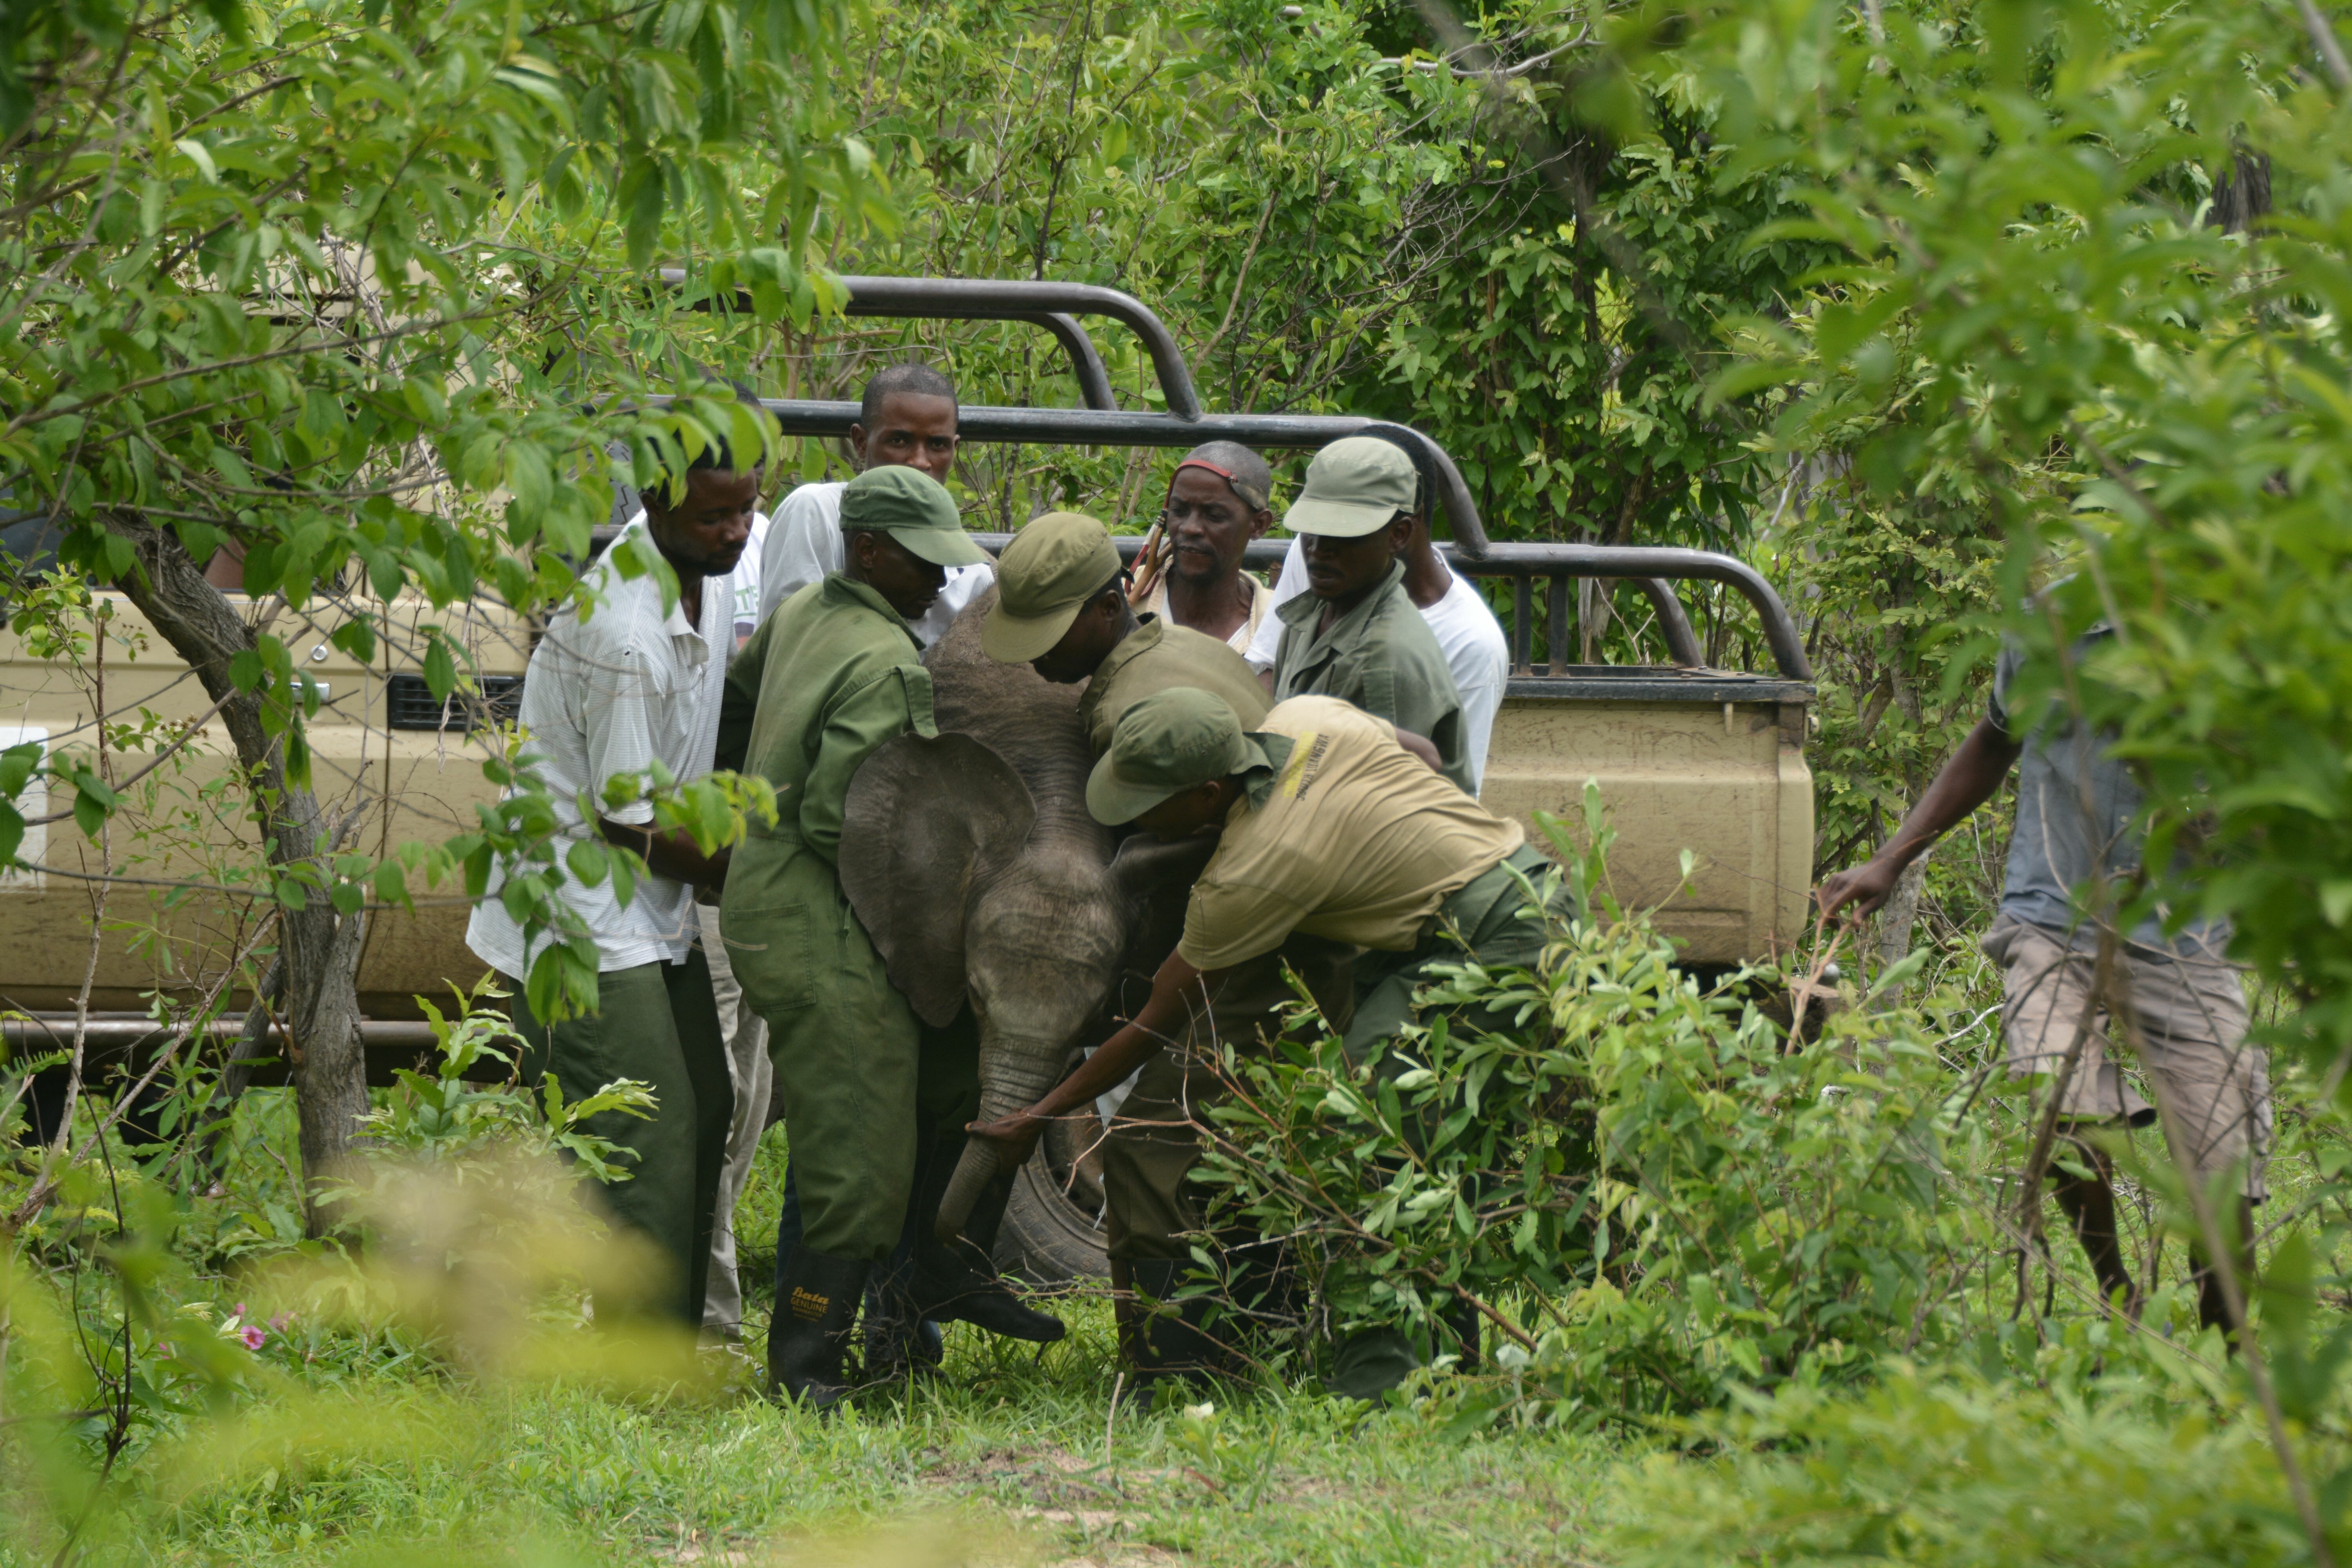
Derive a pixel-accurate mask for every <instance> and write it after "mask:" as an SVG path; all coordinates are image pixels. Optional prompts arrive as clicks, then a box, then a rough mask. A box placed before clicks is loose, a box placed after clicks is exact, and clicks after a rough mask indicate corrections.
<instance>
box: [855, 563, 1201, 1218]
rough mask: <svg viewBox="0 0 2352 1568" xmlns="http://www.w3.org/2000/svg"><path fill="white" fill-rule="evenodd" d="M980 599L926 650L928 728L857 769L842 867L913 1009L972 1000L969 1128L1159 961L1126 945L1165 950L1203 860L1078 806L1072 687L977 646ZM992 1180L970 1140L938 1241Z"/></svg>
mask: <svg viewBox="0 0 2352 1568" xmlns="http://www.w3.org/2000/svg"><path fill="white" fill-rule="evenodd" d="M994 598H995V595H994V594H993V593H991V594H989V595H984V596H983V597H982V598H981V599H980V600H979V601H978V602H976V603H974V604H973V605H971V606H970V607H969V608H967V609H966V610H965V611H964V613H963V615H962V616H961V617H960V618H959V619H958V620H957V622H956V625H955V626H954V627H953V628H952V629H950V632H949V633H948V635H947V636H946V637H943V638H941V639H940V643H939V644H938V646H937V647H933V648H932V649H931V651H930V653H929V655H928V656H926V658H925V659H924V663H925V664H926V665H927V666H929V668H930V671H931V677H932V681H933V686H934V711H935V713H936V715H937V719H938V723H939V727H940V734H939V735H938V736H937V737H936V738H925V737H923V736H919V735H905V736H901V737H899V738H898V740H895V741H892V742H889V743H888V744H887V745H885V746H883V747H881V748H880V749H879V750H877V752H875V753H874V755H873V756H871V757H870V758H868V759H867V760H866V763H865V764H864V765H863V766H862V767H860V768H859V769H858V772H857V776H856V779H855V780H854V781H853V782H852V783H851V784H850V789H849V795H848V799H847V800H846V801H845V805H844V816H843V824H842V836H841V854H840V860H839V866H840V871H841V885H842V889H843V891H844V892H845V893H846V894H847V895H848V898H849V902H850V906H851V908H853V909H854V910H856V912H857V918H858V920H859V921H861V922H862V923H863V924H864V925H865V927H866V933H867V934H868V935H869V936H870V937H872V938H873V941H874V945H875V948H876V949H877V951H878V952H880V953H881V954H882V957H883V960H884V962H885V963H887V965H888V968H889V974H890V981H891V984H894V985H896V986H897V987H898V990H899V991H900V993H901V994H904V995H905V996H906V997H907V998H908V1001H909V1002H910V1003H912V1004H913V1005H914V1008H915V1011H916V1013H917V1015H918V1016H920V1017H921V1018H922V1019H923V1020H924V1021H925V1022H926V1023H929V1024H930V1025H932V1026H937V1027H944V1026H946V1025H948V1024H949V1023H950V1022H951V1021H953V1019H954V1018H955V1016H956V1015H957V1013H958V1012H959V1011H960V1010H961V1008H962V1007H963V1005H965V1003H966V1002H967V1001H968V1002H969V1003H970V1004H971V1007H972V1010H973V1014H974V1017H975V1019H976V1021H977V1023H978V1025H979V1033H980V1087H981V1100H980V1115H981V1119H982V1121H992V1120H994V1119H995V1118H997V1117H1000V1116H1003V1115H1006V1114H1009V1113H1010V1112H1012V1111H1014V1110H1020V1109H1021V1108H1023V1107H1024V1106H1027V1105H1030V1104H1033V1103H1034V1102H1035V1101H1036V1100H1039V1099H1040V1098H1042V1097H1043V1096H1044V1095H1045V1092H1046V1090H1048V1089H1051V1088H1052V1087H1053V1086H1054V1083H1055V1080H1056V1079H1058V1078H1059V1076H1060V1075H1061V1072H1062V1068H1063V1064H1064V1062H1065V1061H1066V1059H1067V1058H1068V1055H1069V1051H1070V1048H1071V1047H1072V1046H1073V1045H1076V1044H1079V1043H1083V1042H1082V1040H1081V1036H1082V1034H1083V1032H1084V1031H1085V1030H1086V1029H1087V1026H1088V1025H1090V1024H1098V1023H1099V1022H1100V1020H1101V1019H1102V1018H1103V1016H1105V1014H1106V1013H1107V1011H1108V1002H1109V1000H1110V997H1111V993H1112V990H1113V988H1114V986H1116V985H1117V984H1118V978H1119V976H1120V974H1121V973H1122V972H1123V971H1124V970H1125V969H1126V968H1127V967H1128V966H1129V965H1130V964H1136V963H1139V964H1140V965H1141V966H1142V967H1144V968H1146V969H1147V970H1148V969H1150V968H1153V967H1156V966H1157V964H1158V963H1159V960H1160V957H1161V956H1164V954H1161V953H1157V952H1150V953H1147V952H1137V951H1135V950H1136V944H1137V942H1138V940H1139V937H1142V936H1143V934H1144V932H1145V931H1147V930H1150V931H1155V932H1157V933H1160V934H1159V935H1157V936H1156V937H1154V938H1151V939H1148V944H1150V943H1155V942H1167V943H1170V944H1172V942H1173V933H1172V931H1171V929H1170V927H1171V921H1169V919H1168V910H1167V909H1166V908H1165V907H1161V908H1160V909H1159V910H1157V911H1156V912H1157V916H1158V918H1156V919H1148V918H1147V916H1150V915H1151V914H1153V913H1154V909H1153V906H1154V904H1155V901H1156V902H1157V903H1158V904H1159V905H1160V906H1165V905H1167V904H1168V903H1169V901H1170V900H1171V899H1173V900H1176V901H1177V903H1178V904H1179V905H1180V906H1181V896H1182V890H1183V889H1184V888H1186V887H1188V886H1189V885H1190V884H1191V881H1192V876H1193V875H1194V874H1196V873H1197V872H1198V870H1199V868H1200V865H1201V862H1202V858H1203V857H1204V856H1205V853H1206V846H1197V847H1196V846H1190V845H1187V846H1175V847H1170V846H1162V845H1159V844H1156V843H1153V842H1151V841H1150V840H1144V839H1131V840H1129V842H1128V844H1127V845H1126V846H1125V847H1116V846H1115V842H1114V838H1113V836H1112V834H1111V832H1110V830H1109V829H1108V828H1106V827H1104V826H1102V825H1101V824H1099V823H1097V822H1096V821H1095V820H1094V818H1093V817H1092V816H1088V815H1087V809H1086V798H1085V795H1086V780H1087V772H1088V770H1089V769H1090V767H1091V765H1092V759H1091V757H1090V755H1089V753H1088V752H1087V742H1086V736H1085V734H1084V732H1083V731H1082V730H1081V729H1080V727H1079V724H1078V718H1077V689H1075V688H1069V687H1056V686H1054V685H1052V684H1051V683H1049V682H1047V681H1045V680H1044V679H1040V678H1039V677H1038V676H1037V675H1036V674H1035V673H1034V671H1032V670H1030V669H1029V668H1028V667H1027V666H1025V665H1011V666H1008V665H1001V664H997V663H995V662H994V661H992V660H991V659H989V658H987V656H986V655H984V654H983V653H982V652H981V650H980V647H979V625H980V619H981V617H982V616H984V615H985V614H986V613H987V610H988V606H989V605H991V604H992V603H993V602H994ZM1115 848H1116V850H1117V852H1116V853H1115V852H1114V850H1115ZM996 1174H997V1162H996V1159H995V1156H994V1154H993V1153H992V1152H991V1151H990V1150H989V1149H987V1148H986V1147H985V1146H984V1145H982V1144H978V1143H967V1144H966V1145H965V1147H964V1152H963V1157H962V1160H961V1163H959V1164H958V1166H957V1168H956V1171H955V1174H954V1176H953V1178H952V1179H951V1180H950V1184H949V1187H948V1193H947V1196H946V1198H945V1199H944V1200H943V1201H942V1203H941V1204H940V1221H939V1229H940V1235H941V1237H953V1236H954V1235H956V1234H958V1233H959V1232H961V1229H962V1228H963V1225H964V1222H965V1220H966V1219H967V1218H968V1217H969V1216H970V1215H971V1210H972V1207H973V1205H974V1204H975V1202H976V1201H977V1200H978V1198H979V1196H980V1194H981V1193H982V1190H983V1189H984V1188H985V1187H986V1186H987V1185H988V1184H989V1182H990V1181H991V1180H992V1179H993V1178H994V1177H995V1175H996Z"/></svg>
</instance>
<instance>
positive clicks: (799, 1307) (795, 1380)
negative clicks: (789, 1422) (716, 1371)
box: [768, 1247, 873, 1411]
mask: <svg viewBox="0 0 2352 1568" xmlns="http://www.w3.org/2000/svg"><path fill="white" fill-rule="evenodd" d="M872 1271H873V1265H872V1264H869V1263H860V1262H856V1261H855V1260H853V1259H850V1258H834V1257H830V1256H828V1255H826V1254H824V1253H822V1252H814V1251H812V1250H810V1249H809V1248H808V1247H801V1248H800V1249H799V1250H798V1251H796V1252H794V1253H793V1260H792V1263H791V1265H790V1266H789V1267H788V1268H786V1269H785V1270H784V1273H783V1277H782V1279H778V1280H777V1281H776V1315H775V1316H774V1317H773V1318H772V1319H770V1320H769V1322H768V1397H770V1398H771V1399H777V1398H789V1399H794V1400H797V1401H799V1402H800V1403H802V1404H803V1405H809V1406H811V1407H812V1408H814V1409H816V1410H820V1411H823V1410H830V1409H832V1408H833V1407H834V1406H835V1405H838V1404H840V1403H841V1402H842V1400H843V1398H844V1397H845V1395H847V1394H848V1393H849V1385H848V1378H847V1373H845V1370H844V1368H845V1364H846V1363H847V1360H848V1356H849V1331H850V1330H852V1329H853V1328H855V1327H856V1326H857V1303H858V1301H859V1300H860V1299H861V1298H862V1297H864V1296H865V1294H866V1275H867V1274H869V1273H871V1272H872Z"/></svg>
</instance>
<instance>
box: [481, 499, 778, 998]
mask: <svg viewBox="0 0 2352 1568" xmlns="http://www.w3.org/2000/svg"><path fill="white" fill-rule="evenodd" d="M645 526H646V519H645V513H643V512H639V513H638V514H637V515H636V516H635V517H634V518H632V519H630V520H629V522H628V524H627V526H626V527H625V528H623V529H622V531H621V532H620V534H619V536H618V537H616V538H615V539H614V541H613V545H612V549H610V550H607V551H606V552H604V555H603V556H602V557H601V558H599V559H598V561H597V563H596V564H595V565H593V566H592V567H590V568H589V569H588V578H587V581H588V583H589V585H590V586H592V587H593V589H594V590H595V591H596V593H597V594H598V595H600V602H599V603H598V604H597V605H595V607H594V610H593V613H592V614H590V615H589V616H587V617H586V618H585V619H583V618H582V616H581V614H580V612H579V610H578V608H577V607H576V606H567V607H565V608H564V609H562V611H560V612H558V613H557V615H556V616H555V618H554V619H553V620H552V621H551V622H549V623H548V627H547V635H546V636H545V637H541V639H540V642H539V647H536V648H534V649H533V650H532V651H531V656H530V666H529V667H528V668H526V670H525V671H524V674H523V680H522V710H521V715H520V718H521V723H522V727H523V730H524V731H526V736H527V738H526V739H525V741H524V742H523V754H522V762H523V765H524V766H526V767H529V768H530V769H532V770H533V771H534V772H535V773H537V774H538V776H539V777H540V778H541V780H542V781H544V782H545V784H546V785H547V788H548V791H549V793H550V794H551V795H552V797H553V805H554V808H555V816H556V820H557V821H558V822H559V823H561V824H562V835H563V837H564V839H565V840H567V841H569V840H575V839H588V838H591V837H594V835H595V828H594V826H593V824H592V823H590V822H588V821H586V820H584V819H583V817H582V816H581V815H580V809H579V803H578V797H579V795H580V792H581V791H583V789H584V790H588V791H591V792H593V794H595V795H598V796H601V795H603V793H604V781H605V780H606V779H608V778H610V777H612V776H613V775H614V773H643V772H645V771H646V769H648V768H649V767H651V766H652V764H653V763H654V761H655V760H656V758H658V759H659V760H660V762H661V763H662V765H663V766H664V767H666V768H667V769H668V770H669V772H670V775H671V776H672V777H673V778H675V779H677V781H678V782H679V783H681V784H684V783H686V782H688V781H689V780H692V779H697V778H700V777H701V776H702V775H703V774H705V773H709V771H710V764H711V761H712V758H713V756H714V754H715V753H716V752H717V751H718V748H719V696H720V693H721V692H722V690H723V689H724V688H725V686H726V682H727V659H728V655H729V654H730V652H731V651H732V650H733V648H734V646H735V638H734V627H733V624H732V623H733V619H734V609H735V604H736V596H735V582H734V579H733V575H732V574H730V575H728V576H726V577H712V578H709V579H706V580H705V582H704V584H703V587H702V623H701V625H700V626H695V625H693V624H691V623H689V622H688V620H687V618H686V606H685V605H684V603H683V602H680V603H679V604H677V605H672V606H671V607H670V608H669V609H668V610H667V612H665V611H664V610H663V609H662V602H661V588H660V586H659V584H657V583H656V580H655V578H654V577H653V575H652V574H646V575H644V576H640V577H637V578H635V580H625V579H624V578H623V577H622V576H621V574H620V573H619V572H618V571H616V570H614V568H613V565H612V560H613V552H614V551H617V550H619V549H620V548H621V547H622V545H623V544H624V543H625V542H627V541H628V540H630V539H631V538H634V537H642V536H643V534H644V532H645ZM648 548H650V544H648ZM602 815H604V816H608V817H610V818H611V819H612V820H614V822H620V823H635V824H643V823H649V822H651V821H653V819H654V807H653V802H652V801H650V800H645V799H639V800H635V801H632V802H630V803H629V804H628V805H624V806H621V807H619V808H617V809H611V808H607V809H605V810H604V812H603V813H602ZM566 847H568V846H567V844H559V845H558V846H557V851H558V852H557V857H556V858H557V862H558V864H562V859H563V851H564V849H565V848H566ZM505 879H506V877H505V868H504V867H498V868H493V869H492V871H491V873H490V885H489V896H488V898H485V899H484V900H482V901H481V902H480V903H479V904H477V905H476V906H475V907H474V913H473V918H472V919H471V920H470V921H468V922H467V927H466V945H467V947H469V948H471V949H472V950H473V951H474V955H475V956H476V957H478V958H479V959H481V960H482V962H483V963H488V964H489V965H490V966H491V967H493V968H495V969H497V970H499V971H500V972H501V973H506V974H509V975H511V976H513V977H515V978H517V979H522V978H524V977H526V976H528V975H529V974H530V964H531V961H532V960H533V959H535V958H537V957H538V956H539V954H540V952H541V950H543V949H544V948H545V947H546V946H547V944H548V942H549V941H550V939H551V933H547V932H542V933H541V935H540V938H539V941H538V942H536V943H534V944H532V945H531V947H530V951H528V952H526V951H525V948H524V942H523V931H522V927H521V926H520V925H519V924H517V923H516V921H515V920H514V917H512V916H511V915H509V914H508V913H507V910H506V906H505V905H504V904H503V903H501V902H500V901H499V898H498V890H499V888H500V887H501V886H502V885H503V884H504V882H505ZM558 896H559V897H561V898H562V900H563V901H564V902H565V903H567V904H569V905H571V906H572V910H574V911H576V912H577V913H578V914H579V916H580V918H581V919H582V920H583V921H586V922H587V926H588V930H589V931H591V932H592V933H593V935H594V937H595V940H596V954H597V962H596V966H597V968H599V969H600V970H605V971H611V970H615V969H633V968H635V967H636V966H637V965H639V964H643V963H685V962H686V957H687V953H688V952H689V951H690V950H691V949H692V947H693V946H694V942H695V938H696V936H697V934H698V932H699V931H700V930H701V924H700V921H698V919H697V918H696V916H695V912H694V889H692V888H690V887H688V885H687V884H685V883H684V882H678V881H673V880H671V879H669V878H667V877H657V876H655V875H653V874H652V873H651V872H647V873H646V875H645V876H643V877H641V878H639V879H638V880H637V886H636V893H635V897H634V898H632V899H631V900H629V904H628V907H627V908H625V909H624V908H622V907H621V905H620V903H619V901H618V900H615V899H614V897H613V884H612V881H611V880H610V879H606V880H604V881H603V882H600V883H598V884H597V885H596V886H594V887H593V888H592V887H586V886H583V884H581V883H580V882H577V881H575V880H573V879H572V878H571V876H570V875H569V873H568V872H567V873H566V875H565V877H564V879H563V882H562V886H561V888H560V890H559V895H558Z"/></svg>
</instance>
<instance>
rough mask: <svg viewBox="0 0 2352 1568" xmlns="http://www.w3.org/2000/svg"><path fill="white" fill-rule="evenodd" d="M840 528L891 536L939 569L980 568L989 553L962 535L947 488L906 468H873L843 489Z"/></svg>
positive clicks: (919, 471) (958, 518)
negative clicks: (877, 532) (943, 567)
mask: <svg viewBox="0 0 2352 1568" xmlns="http://www.w3.org/2000/svg"><path fill="white" fill-rule="evenodd" d="M841 527H842V531H843V532H845V533H846V532H849V531H852V530H856V529H868V530H874V531H879V532H883V533H887V534H888V535H889V536H890V537H891V538H893V539H895V540H897V541H898V542H899V543H901V544H903V545H905V546H906V547H907V548H908V550H910V551H912V552H914V553H915V554H917V555H919V556H920V557H922V558H923V559H924V560H926V561H928V562H929V563H931V564H932V565H934V566H977V565H980V564H981V563H982V562H984V561H986V560H987V559H988V552H987V551H985V550H982V548H981V547H980V546H979V545H977V544H974V543H973V542H971V535H970V534H969V533H966V532H965V531H963V517H962V515H961V513H959V512H958V511H957V510H956V503H955V498H954V497H953V496H951V495H950V494H948V492H947V487H946V486H944V485H942V484H940V481H939V480H937V479H933V478H931V476H930V475H929V474H927V473H924V472H923V471H922V470H921V469H920V468H908V467H907V466H906V465H905V464H903V463H892V464H890V465H888V466H887V467H886V468H868V469H866V471H865V472H864V473H862V474H860V475H858V476H857V477H856V479H852V480H850V481H849V482H848V483H847V484H845V485H844V486H843V487H842V488H841Z"/></svg>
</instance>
